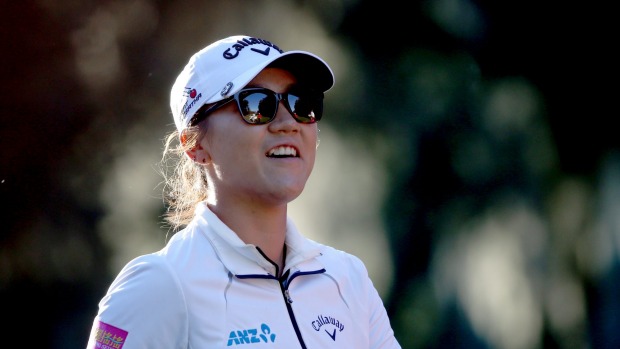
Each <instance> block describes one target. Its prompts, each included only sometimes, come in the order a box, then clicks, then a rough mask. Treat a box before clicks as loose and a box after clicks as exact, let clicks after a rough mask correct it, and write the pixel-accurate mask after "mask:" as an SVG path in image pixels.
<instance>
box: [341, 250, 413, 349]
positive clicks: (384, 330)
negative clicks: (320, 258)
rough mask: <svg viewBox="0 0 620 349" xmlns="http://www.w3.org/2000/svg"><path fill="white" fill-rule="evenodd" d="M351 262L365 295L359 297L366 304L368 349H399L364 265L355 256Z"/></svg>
mask: <svg viewBox="0 0 620 349" xmlns="http://www.w3.org/2000/svg"><path fill="white" fill-rule="evenodd" d="M351 257H352V258H351V260H352V262H353V265H354V269H355V270H356V272H355V273H354V275H355V276H354V277H356V278H357V279H358V280H359V281H358V282H360V283H361V284H362V285H363V287H360V290H363V292H364V293H365V295H361V296H362V298H363V299H365V301H364V304H366V307H367V309H366V311H365V313H366V314H368V341H369V348H371V349H401V346H400V344H399V343H398V341H397V340H396V337H395V336H394V330H393V329H392V325H391V324H390V319H389V317H388V315H387V311H386V309H385V305H384V304H383V300H382V299H381V296H380V295H379V292H378V291H377V289H376V288H375V286H374V284H373V282H372V280H371V279H370V276H369V275H368V270H367V269H366V266H365V265H364V263H363V262H362V261H361V260H360V259H359V258H358V257H355V256H351Z"/></svg>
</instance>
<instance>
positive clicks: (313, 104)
mask: <svg viewBox="0 0 620 349" xmlns="http://www.w3.org/2000/svg"><path fill="white" fill-rule="evenodd" d="M288 103H289V105H290V107H291V110H292V112H293V116H294V117H295V119H296V120H297V121H299V122H301V123H313V122H317V121H319V120H321V116H322V115H323V99H322V98H320V96H312V95H301V96H296V95H292V94H289V95H288Z"/></svg>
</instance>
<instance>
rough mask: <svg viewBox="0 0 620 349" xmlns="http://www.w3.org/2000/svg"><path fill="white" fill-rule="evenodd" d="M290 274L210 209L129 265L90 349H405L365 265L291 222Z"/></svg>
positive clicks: (103, 309) (103, 305)
mask: <svg viewBox="0 0 620 349" xmlns="http://www.w3.org/2000/svg"><path fill="white" fill-rule="evenodd" d="M286 253H287V254H286V262H285V268H284V270H285V272H284V273H283V277H282V278H281V279H280V280H279V279H278V278H277V277H275V275H277V272H276V268H277V267H276V265H275V264H274V263H272V262H271V261H270V260H268V259H267V258H266V257H265V256H263V255H262V253H261V252H260V250H259V249H258V248H257V247H256V246H254V245H250V244H245V243H244V242H243V241H242V240H241V239H239V237H238V236H237V235H236V234H235V233H234V232H233V231H232V230H230V228H228V227H227V226H226V225H225V224H224V223H223V222H222V221H221V220H220V219H219V218H218V217H217V216H216V215H215V214H214V213H213V212H211V211H210V210H209V209H208V208H207V206H206V205H205V204H204V203H202V204H200V205H199V206H198V207H197V209H196V217H195V218H194V220H193V221H192V222H191V223H190V224H189V225H188V226H187V227H186V228H185V229H183V230H181V231H179V232H178V233H176V234H175V235H174V236H173V237H172V238H171V239H170V241H169V242H168V244H167V245H166V247H165V248H163V249H162V250H160V251H158V252H156V253H152V254H148V255H143V256H140V257H138V258H136V259H134V260H132V261H131V262H129V263H128V264H127V265H126V266H125V267H124V268H123V269H122V270H121V272H120V273H119V274H118V276H117V277H116V279H115V280H114V282H113V283H112V285H111V286H110V288H109V289H108V292H107V294H106V295H105V296H104V297H103V299H102V300H101V301H100V303H99V311H98V313H97V316H96V317H95V320H94V324H93V328H92V331H91V334H90V339H89V342H88V347H87V348H88V349H93V348H99V349H108V348H114V349H138V348H140V349H147V348H148V349H156V348H161V349H176V348H178V349H181V348H184V349H188V348H192V349H206V348H245V349H251V348H265V349H267V348H270V349H271V348H282V349H291V348H312V349H315V348H338V349H343V348H354V349H364V348H377V349H378V348H390V349H392V348H400V345H399V344H398V342H397V341H396V339H395V338H394V332H393V331H392V328H391V326H390V322H389V319H388V317H387V313H386V310H385V307H384V305H383V303H382V300H381V298H380V297H379V294H378V293H377V290H376V289H375V288H374V286H373V284H372V282H371V280H370V278H369V277H368V272H367V270H366V267H365V266H364V264H363V263H362V261H361V260H360V259H359V258H357V257H355V256H353V255H351V254H348V253H346V252H343V251H339V250H336V249H334V248H332V247H329V246H325V245H322V244H319V243H317V242H314V241H312V240H310V239H307V238H305V237H304V236H302V235H301V234H300V233H299V232H298V230H297V228H296V227H295V226H294V224H293V222H292V221H291V220H290V219H288V220H287V232H286Z"/></svg>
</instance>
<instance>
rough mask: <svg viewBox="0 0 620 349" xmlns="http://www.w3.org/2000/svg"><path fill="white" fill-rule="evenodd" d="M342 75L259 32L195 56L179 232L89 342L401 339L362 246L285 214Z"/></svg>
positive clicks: (177, 100)
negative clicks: (325, 239) (331, 240)
mask: <svg viewBox="0 0 620 349" xmlns="http://www.w3.org/2000/svg"><path fill="white" fill-rule="evenodd" d="M333 83H334V77H333V73H332V71H331V69H330V68H329V66H328V65H327V63H325V62H324V61H323V60H322V59H321V58H319V57H317V56H315V55H313V54H311V53H308V52H303V51H288V52H283V51H282V50H280V49H279V48H278V47H277V46H276V45H274V44H272V43H271V42H269V41H266V40H262V39H258V38H253V37H249V36H232V37H229V38H225V39H222V40H219V41H217V42H215V43H213V44H211V45H209V46H207V47H206V48H204V49H202V50H201V51H199V52H197V53H196V54H195V55H194V56H192V58H191V59H190V61H189V62H188V64H187V65H186V67H185V68H184V70H183V71H182V72H181V74H180V75H179V76H178V78H177V80H176V82H175V83H174V85H173V87H172V91H171V103H170V105H171V109H172V114H173V117H174V120H175V124H176V127H177V130H176V131H175V132H174V133H173V134H171V135H170V136H169V137H168V141H167V146H166V149H165V151H164V153H165V155H167V156H174V155H175V154H177V155H179V154H180V156H178V157H177V158H178V161H179V163H178V165H177V166H176V169H175V171H174V175H173V176H171V177H169V178H167V189H168V192H167V203H168V206H169V212H168V215H167V221H168V222H169V223H170V224H171V225H172V228H173V229H174V230H175V231H177V230H178V232H177V233H176V234H175V235H174V236H173V237H172V238H171V239H170V241H169V242H168V243H167V245H166V246H165V247H164V248H163V249H162V250H160V251H158V252H156V253H153V254H148V255H144V256H140V257H138V258H136V259H134V260H133V261H131V262H129V263H128V264H127V265H126V266H125V267H124V268H123V270H122V271H121V272H120V273H119V275H118V276H117V278H116V279H115V280H114V282H113V283H112V285H111V286H110V288H109V290H108V292H107V294H106V295H105V296H104V297H103V299H102V300H101V302H100V303H99V312H98V314H97V316H96V318H95V321H94V324H93V329H92V331H91V336H90V340H89V343H88V348H118V349H121V348H122V349H128V348H130V349H134V348H149V349H152V348H162V349H163V348H165V349H171V348H223V347H231V346H232V347H236V346H243V347H244V348H287V349H290V348H355V349H360V348H400V345H399V344H398V342H397V340H396V339H395V337H394V333H393V330H392V328H391V326H390V322H389V319H388V317H387V313H386V310H385V308H384V306H383V303H382V301H381V298H380V297H379V295H378V293H377V291H376V289H375V288H374V286H373V284H372V282H371V280H370V279H369V277H368V273H367V270H366V268H365V266H364V264H363V263H362V262H361V260H360V259H358V258H357V257H355V256H352V255H350V254H348V253H345V252H342V251H338V250H336V249H334V248H331V247H328V246H325V245H322V244H319V243H317V242H314V241H311V240H309V239H307V238H305V237H304V236H303V235H301V233H300V232H299V231H298V230H297V228H296V227H295V225H294V224H293V222H292V221H291V220H290V219H289V218H288V217H287V205H288V203H289V202H291V201H292V200H294V199H295V198H297V197H298V196H299V195H300V194H301V192H302V190H303V189H304V186H305V184H306V181H307V179H308V177H309V176H310V173H311V172H312V168H313V166H314V160H315V156H316V147H317V144H318V128H317V121H319V120H320V119H321V117H322V114H323V93H324V92H326V91H327V90H329V89H330V88H331V87H332V86H333ZM176 141H178V145H177V146H176V147H175V146H173V142H176Z"/></svg>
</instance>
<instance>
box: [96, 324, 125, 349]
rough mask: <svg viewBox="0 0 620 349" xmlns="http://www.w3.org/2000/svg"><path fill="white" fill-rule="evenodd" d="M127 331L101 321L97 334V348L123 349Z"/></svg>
mask: <svg viewBox="0 0 620 349" xmlns="http://www.w3.org/2000/svg"><path fill="white" fill-rule="evenodd" d="M127 333H128V332H127V331H124V330H121V329H120V328H118V327H114V326H112V325H108V324H106V323H105V322H103V321H99V325H97V330H96V332H95V348H97V349H122V348H123V344H125V339H127Z"/></svg>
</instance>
